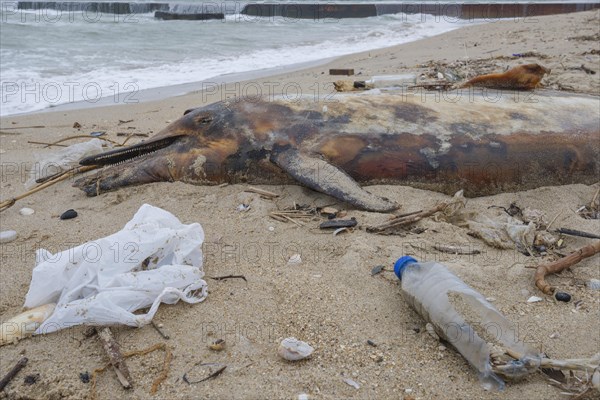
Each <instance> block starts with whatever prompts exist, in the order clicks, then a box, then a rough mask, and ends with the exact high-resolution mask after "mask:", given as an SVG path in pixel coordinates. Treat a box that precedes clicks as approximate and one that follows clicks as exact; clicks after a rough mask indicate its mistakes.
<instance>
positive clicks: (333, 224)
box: [319, 218, 358, 229]
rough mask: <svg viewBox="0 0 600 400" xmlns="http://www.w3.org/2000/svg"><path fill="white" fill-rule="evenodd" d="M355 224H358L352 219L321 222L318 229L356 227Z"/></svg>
mask: <svg viewBox="0 0 600 400" xmlns="http://www.w3.org/2000/svg"><path fill="white" fill-rule="evenodd" d="M356 224H358V222H357V221H356V219H354V218H352V219H332V220H329V221H325V222H323V223H322V224H321V225H319V228H321V229H334V228H351V227H353V226H356Z"/></svg>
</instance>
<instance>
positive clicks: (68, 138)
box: [46, 135, 121, 147]
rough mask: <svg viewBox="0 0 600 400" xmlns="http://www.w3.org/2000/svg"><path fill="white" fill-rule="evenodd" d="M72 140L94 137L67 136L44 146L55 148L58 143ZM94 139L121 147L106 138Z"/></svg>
mask: <svg viewBox="0 0 600 400" xmlns="http://www.w3.org/2000/svg"><path fill="white" fill-rule="evenodd" d="M72 139H94V137H92V136H89V135H75V136H69V137H66V138H62V139H60V140H57V141H56V142H52V143H50V144H48V145H46V147H50V146H56V145H57V144H59V143H62V142H66V141H67V140H72ZM95 139H100V140H104V141H106V142H109V143H112V144H114V145H116V146H119V147H120V146H121V144H120V143H118V142H115V141H114V140H110V139H108V138H104V137H99V138H95Z"/></svg>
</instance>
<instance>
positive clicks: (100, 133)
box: [90, 131, 106, 137]
mask: <svg viewBox="0 0 600 400" xmlns="http://www.w3.org/2000/svg"><path fill="white" fill-rule="evenodd" d="M104 134H106V132H102V131H97V132H92V133H90V136H93V137H100V136H104Z"/></svg>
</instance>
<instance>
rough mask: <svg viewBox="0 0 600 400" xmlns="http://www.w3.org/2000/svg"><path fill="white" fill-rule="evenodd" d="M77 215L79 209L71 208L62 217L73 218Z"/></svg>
mask: <svg viewBox="0 0 600 400" xmlns="http://www.w3.org/2000/svg"><path fill="white" fill-rule="evenodd" d="M76 216H77V211H75V210H73V209H70V210H67V211H65V212H64V213H62V214H61V216H60V219H72V218H75V217H76Z"/></svg>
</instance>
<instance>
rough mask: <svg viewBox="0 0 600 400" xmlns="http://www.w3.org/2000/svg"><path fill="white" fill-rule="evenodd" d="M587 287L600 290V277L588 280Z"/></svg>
mask: <svg viewBox="0 0 600 400" xmlns="http://www.w3.org/2000/svg"><path fill="white" fill-rule="evenodd" d="M587 287H588V288H589V289H592V290H600V279H593V278H592V279H590V280H589V281H588V282H587Z"/></svg>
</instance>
